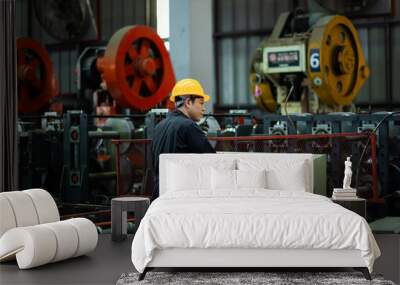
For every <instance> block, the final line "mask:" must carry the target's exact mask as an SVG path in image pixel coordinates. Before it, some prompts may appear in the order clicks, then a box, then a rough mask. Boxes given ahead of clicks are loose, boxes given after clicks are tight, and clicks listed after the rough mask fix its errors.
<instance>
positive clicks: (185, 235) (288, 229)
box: [132, 153, 380, 278]
mask: <svg viewBox="0 0 400 285" xmlns="http://www.w3.org/2000/svg"><path fill="white" fill-rule="evenodd" d="M211 167H212V168H211ZM312 173H313V171H312V156H311V155H309V154H247V153H246V154H235V153H232V154H213V155H212V154H208V155H205V154H202V155H200V154H167V155H161V158H160V197H159V198H158V199H157V200H155V201H154V202H153V203H152V204H151V206H150V208H149V210H148V211H147V213H146V215H145V217H144V218H143V219H142V222H141V224H140V226H139V229H138V231H137V233H136V235H135V238H134V240H133V243H132V262H133V264H134V266H135V267H136V269H137V270H138V271H139V272H141V273H142V275H141V276H140V278H144V274H145V273H146V271H148V270H149V269H151V268H154V267H168V268H171V267H239V268H242V267H354V268H360V269H363V273H364V275H365V276H366V278H370V276H369V272H371V271H372V267H373V263H374V260H375V259H376V258H377V257H378V256H379V255H380V251H379V248H378V246H377V244H376V242H375V239H374V237H373V235H372V233H371V230H370V228H369V226H368V223H367V222H366V221H365V220H364V219H363V218H362V217H360V216H359V215H357V214H355V213H353V212H351V211H349V210H346V209H344V208H343V207H341V206H339V205H337V204H335V203H333V202H331V201H330V200H329V199H328V198H326V197H323V196H319V195H315V194H312V189H313V185H312V181H313V177H312ZM232 175H234V176H232ZM207 178H208V179H207ZM231 178H232V179H231ZM264 178H265V180H266V183H267V184H266V185H264V187H260V186H261V185H259V184H260V183H264V182H265V181H264ZM231 180H234V184H235V185H233V184H232V181H231ZM193 185H195V186H193ZM188 186H190V187H189V188H188ZM256 186H257V187H256ZM272 186H273V187H272ZM367 268H368V269H367Z"/></svg>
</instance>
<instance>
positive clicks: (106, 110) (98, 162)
mask: <svg viewBox="0 0 400 285" xmlns="http://www.w3.org/2000/svg"><path fill="white" fill-rule="evenodd" d="M18 43H19V45H18V71H19V73H18V74H19V79H20V80H19V84H20V85H21V86H22V87H20V88H19V90H20V93H21V94H19V96H20V97H21V98H22V99H20V100H19V103H20V105H21V106H20V108H19V110H20V113H22V112H26V113H29V114H20V138H21V139H20V149H21V153H22V155H21V157H20V158H21V164H20V169H21V172H20V173H21V177H20V181H21V182H23V183H22V184H23V185H24V186H26V187H44V186H45V185H51V188H52V189H54V190H50V191H52V192H53V194H54V196H55V197H56V199H60V201H62V202H66V203H100V204H107V203H108V202H109V201H108V199H109V197H112V196H115V168H116V165H115V161H116V159H115V157H116V153H115V148H114V146H113V145H112V144H111V140H112V139H133V138H145V137H147V134H146V129H147V128H146V126H145V124H146V111H148V110H149V109H151V108H153V107H156V106H161V105H166V104H165V103H166V101H168V100H167V99H168V95H169V92H170V90H171V89H172V87H173V86H174V84H175V76H174V73H173V69H172V65H171V62H170V59H169V56H168V52H167V50H166V49H165V45H164V42H163V41H162V40H161V39H160V38H159V36H158V35H157V34H156V33H155V32H154V31H153V30H152V29H151V28H149V27H146V26H129V27H125V28H122V29H121V30H119V31H117V32H116V33H115V34H114V35H113V36H112V38H111V39H110V41H109V43H108V44H107V46H100V47H87V48H85V49H84V50H83V52H82V53H81V55H80V56H79V59H78V63H77V79H78V80H77V83H78V94H76V96H74V95H71V94H69V95H64V96H62V97H58V98H57V102H59V103H61V104H62V105H63V111H64V115H63V116H62V115H59V114H47V115H45V116H42V115H38V114H41V112H42V111H45V110H46V109H48V106H49V105H50V103H51V102H52V98H54V96H55V95H57V92H56V90H57V88H55V87H56V85H55V84H53V83H55V82H56V80H55V75H54V72H53V69H52V65H51V61H50V57H49V55H48V54H47V52H46V51H45V49H44V48H43V47H41V46H40V45H39V44H38V43H36V42H35V41H33V40H30V39H20V40H19V42H18ZM52 84H53V85H52ZM147 121H149V120H147ZM55 122H59V123H60V124H58V125H56V124H55ZM56 146H59V147H56ZM43 147H45V148H46V149H48V150H51V153H49V155H46V156H41V157H39V156H37V154H39V153H40V152H39V150H40V149H41V148H43ZM133 148H134V146H131V144H129V143H126V144H123V145H122V147H121V148H120V153H119V154H118V155H124V154H125V153H126V152H127V151H128V150H131V151H132V149H133ZM53 150H54V151H53ZM139 158H140V156H138V155H134V156H126V157H125V158H124V159H123V160H122V162H121V167H122V169H123V170H124V173H125V175H124V177H123V178H124V179H125V181H126V183H125V185H126V188H125V189H123V191H124V193H126V192H128V191H131V190H132V187H133V184H134V183H135V181H136V182H137V177H135V176H134V175H133V173H132V169H133V165H134V164H143V163H145V162H144V161H143V160H141V159H139ZM22 161H25V163H22ZM26 162H28V163H26ZM50 166H52V167H51V169H50ZM23 169H25V171H23ZM50 173H53V175H50ZM46 188H47V187H46Z"/></svg>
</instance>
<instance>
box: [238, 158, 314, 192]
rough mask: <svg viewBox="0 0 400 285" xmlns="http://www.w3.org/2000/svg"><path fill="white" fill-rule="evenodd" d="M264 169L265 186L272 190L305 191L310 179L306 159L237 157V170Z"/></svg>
mask: <svg viewBox="0 0 400 285" xmlns="http://www.w3.org/2000/svg"><path fill="white" fill-rule="evenodd" d="M262 168H265V169H266V177H267V179H266V180H267V187H266V188H268V189H272V190H289V191H307V189H308V188H309V185H310V183H311V181H309V180H310V179H311V178H310V174H309V171H311V170H310V169H309V165H308V163H307V160H293V159H268V160H267V159H239V160H238V169H239V170H253V171H255V170H259V169H262Z"/></svg>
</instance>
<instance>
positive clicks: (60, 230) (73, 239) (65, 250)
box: [41, 221, 78, 262]
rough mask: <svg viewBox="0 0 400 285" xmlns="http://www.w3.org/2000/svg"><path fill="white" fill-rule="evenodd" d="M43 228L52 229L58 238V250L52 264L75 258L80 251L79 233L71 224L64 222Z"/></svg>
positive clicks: (46, 225) (45, 225)
mask: <svg viewBox="0 0 400 285" xmlns="http://www.w3.org/2000/svg"><path fill="white" fill-rule="evenodd" d="M41 226H43V227H47V228H49V229H51V230H52V231H53V232H54V234H55V235H56V238H57V250H56V254H55V256H54V258H53V260H51V262H57V261H60V260H64V259H68V258H71V257H73V256H74V254H75V252H76V251H77V249H78V233H77V232H76V230H75V229H74V227H73V226H72V225H71V224H70V223H66V222H65V221H62V222H54V223H48V224H44V225H41Z"/></svg>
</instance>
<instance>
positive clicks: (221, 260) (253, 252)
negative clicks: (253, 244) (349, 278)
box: [139, 248, 371, 281]
mask: <svg viewBox="0 0 400 285" xmlns="http://www.w3.org/2000/svg"><path fill="white" fill-rule="evenodd" d="M199 267H203V268H204V267H207V268H221V267H222V268H227V267H229V268H237V269H240V271H246V268H282V267H284V268H296V267H299V268H338V267H340V268H343V267H350V268H353V269H355V270H357V271H361V272H362V273H363V275H364V277H365V278H366V279H367V280H371V275H370V274H369V270H368V268H367V267H366V266H365V262H364V260H363V259H362V257H361V252H360V251H359V250H348V249H343V250H333V249H236V248H226V249H215V248H209V249H194V248H170V249H163V250H155V252H154V256H153V259H152V260H151V262H150V263H149V264H148V266H147V267H146V268H145V270H144V271H143V273H141V274H140V275H139V281H140V280H143V279H144V277H145V276H146V273H147V272H148V271H150V270H153V269H155V268H199Z"/></svg>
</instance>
